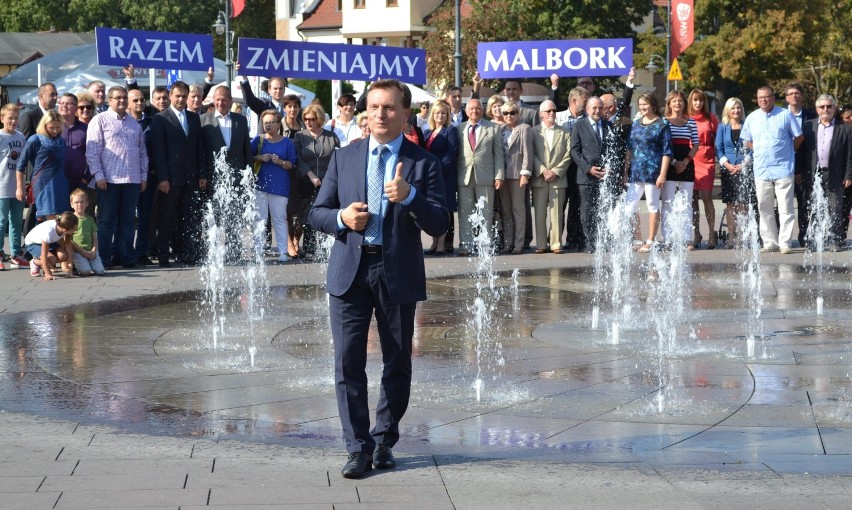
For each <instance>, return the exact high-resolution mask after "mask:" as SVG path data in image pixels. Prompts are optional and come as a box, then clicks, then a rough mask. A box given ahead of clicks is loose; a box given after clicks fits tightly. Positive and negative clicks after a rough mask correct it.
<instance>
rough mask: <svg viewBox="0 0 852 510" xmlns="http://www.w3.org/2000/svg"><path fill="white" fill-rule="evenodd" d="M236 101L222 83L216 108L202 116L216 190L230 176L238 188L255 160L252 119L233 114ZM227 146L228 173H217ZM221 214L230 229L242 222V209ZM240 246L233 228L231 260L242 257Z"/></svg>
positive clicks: (230, 249)
mask: <svg viewBox="0 0 852 510" xmlns="http://www.w3.org/2000/svg"><path fill="white" fill-rule="evenodd" d="M232 103H233V97H232V96H231V89H230V88H228V87H226V86H224V85H222V86H219V87H217V88H216V90H215V91H213V106H214V108H215V109H214V110H213V111H212V112H207V113H205V114H204V115H202V116H201V132H202V133H203V134H204V147H205V149H206V152H205V159H206V160H207V174H208V175H209V176H210V178H211V179H212V181H211V183H210V184H212V186H211V187H212V188H214V189H216V188H217V187H219V186H224V185H226V183H223V182H221V181H220V180H219V179H221V178H225V179H229V180H230V186H232V187H235V188H236V187H238V186H239V183H240V180H241V179H242V172H243V170H244V169H245V168H246V167H247V166H249V165H250V164H251V163H252V152H251V137H250V135H249V130H248V121H247V120H246V117H245V116H244V115H240V114H238V113H231V104H232ZM223 149H224V151H225V154H224V158H225V161H224V162H225V164H226V165H227V169H222V171H223V172H227V174H222V175H217V173H216V161H217V159H218V157H219V154H220V152H221V151H222V150H223ZM217 214H222V215H224V218H223V222H222V223H223V224H224V225H225V226H226V228H227V227H230V226H234V225H237V224H238V221H237V219H238V216H239V215H241V214H242V211H217ZM239 246H240V245H239V239H238V238H237V233H236V232H235V231H233V230H231V231H230V234H229V236H228V261H229V262H234V261H236V260H237V259H238V258H239Z"/></svg>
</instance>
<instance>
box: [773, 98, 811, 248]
mask: <svg viewBox="0 0 852 510" xmlns="http://www.w3.org/2000/svg"><path fill="white" fill-rule="evenodd" d="M784 99H785V100H786V101H787V109H788V110H790V114H791V115H792V116H793V118H794V119H796V122H798V124H799V127H800V128H804V126H805V122H807V121H809V120H811V119H815V118H817V113H816V112H815V111H813V110H810V109H808V108H805V107H804V106H805V90H804V87H803V86H802V85H801V84H800V83H795V82H793V83H788V84H787V88H786V89H785V91H784ZM801 150H802V146H801V145H800V146H799V148H798V149H796V159H797V160H798V159H799V158H801V157H802V156H801ZM808 186H809V184H808V183H807V182H806V180H802V178H801V177H799V176H796V179H795V182H794V186H793V193H795V195H796V209H797V210H796V217H797V219H798V221H799V235H798V236H797V237H798V239H799V245H800V246H804V245H805V238H806V237H807V235H808V219H809V218H808V215H809V214H810V213H809V211H808V197H809V196H810V194H811V191H810V189H809V188H808ZM775 214H776V216H777V214H778V212H777V211H776V213H775ZM776 223H777V220H776Z"/></svg>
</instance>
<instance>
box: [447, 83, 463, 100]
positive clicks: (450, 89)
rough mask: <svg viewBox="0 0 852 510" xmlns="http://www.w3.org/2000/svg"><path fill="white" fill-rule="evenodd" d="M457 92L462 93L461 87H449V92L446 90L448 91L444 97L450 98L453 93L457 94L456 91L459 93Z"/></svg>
mask: <svg viewBox="0 0 852 510" xmlns="http://www.w3.org/2000/svg"><path fill="white" fill-rule="evenodd" d="M457 90H458V91H459V92H462V89H461V87H456V86H455V85H453V86H451V87H447V90H446V91H444V97H449V96H450V94H452V93H453V92H455V91H457Z"/></svg>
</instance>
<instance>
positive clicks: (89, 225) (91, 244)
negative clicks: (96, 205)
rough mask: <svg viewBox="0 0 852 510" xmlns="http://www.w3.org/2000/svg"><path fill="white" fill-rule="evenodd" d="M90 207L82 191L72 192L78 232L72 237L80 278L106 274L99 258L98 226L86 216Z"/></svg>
mask: <svg viewBox="0 0 852 510" xmlns="http://www.w3.org/2000/svg"><path fill="white" fill-rule="evenodd" d="M87 207H89V197H88V196H87V195H86V192H85V191H83V190H82V189H79V188H78V189H75V190H74V191H72V192H71V208H72V209H74V215H75V216H77V220H78V224H77V230H76V231H75V232H74V235H73V236H72V238H71V239H72V240H73V248H74V252H73V257H74V267H75V268H76V269H77V273H78V274H79V275H80V276H89V275H91V274H92V273H94V274H96V275H102V274H104V265H103V263H102V262H101V258H100V257H99V256H98V226H97V225H96V224H95V220H93V219H92V218H91V217H90V216H87V215H86V208H87Z"/></svg>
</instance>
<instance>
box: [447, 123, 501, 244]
mask: <svg viewBox="0 0 852 510" xmlns="http://www.w3.org/2000/svg"><path fill="white" fill-rule="evenodd" d="M469 128H470V121H468V122H464V123H462V124H461V125H460V126H459V127H458V130H457V131H458V133H459V147H460V150H459V159H458V165H457V171H458V181H457V183H458V198H459V226H460V227H461V228H460V230H461V233H460V236H459V239H460V241H461V244H460V247H461V250H462V251H464V250H470V249H471V248H472V247H473V229H472V228H471V226H470V222H469V221H468V219H469V218H470V216H471V215H472V214H473V212H474V209H475V206H476V202H477V201H478V200H479V198H480V197H484V198H485V206H484V210H483V211H482V213H483V216H484V217H485V218H484V224H485V226H486V228H487V229H488V230H489V231H490V229H491V223H492V221H493V217H494V214H493V208H494V181H497V180H499V181H502V180H504V179H505V155H504V153H503V137H502V134H501V130H502V128H501V127H500V126H498V125H497V124H494V123H493V122H490V121H487V120H485V119H481V120H480V121H479V122H478V124H477V128H476V131H475V133H476V147H475V149H472V148H471V146H470V141H469V140H468V130H469Z"/></svg>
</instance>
